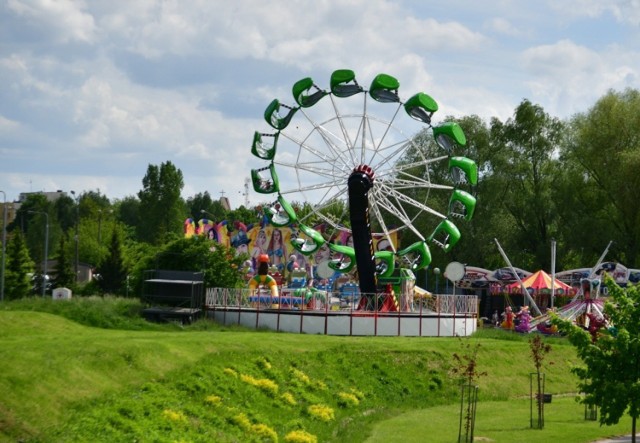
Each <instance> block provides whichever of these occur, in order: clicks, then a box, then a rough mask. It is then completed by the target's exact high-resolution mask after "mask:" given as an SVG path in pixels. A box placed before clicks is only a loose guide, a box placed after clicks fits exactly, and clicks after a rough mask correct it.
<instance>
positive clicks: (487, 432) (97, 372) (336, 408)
mask: <svg viewBox="0 0 640 443" xmlns="http://www.w3.org/2000/svg"><path fill="white" fill-rule="evenodd" d="M139 309H140V306H139V305H138V304H137V303H136V302H133V301H128V300H122V299H102V298H89V299H77V300H73V301H70V302H60V301H58V302H53V301H49V300H37V299H35V300H28V301H21V302H13V303H6V302H5V303H2V304H0V441H7V442H9V441H24V442H30V441H31V442H36V441H37V442H82V441H86V442H117V441H141V442H147V441H157V442H165V441H166V442H174V441H175V442H199V441H209V442H210V441H216V442H245V441H280V442H283V441H284V442H307V441H308V442H312V441H320V442H325V441H336V442H342V441H349V442H356V441H368V442H378V441H385V442H390V441H402V442H412V441H416V442H417V441H421V442H423V441H430V442H440V441H442V442H445V441H447V442H450V441H455V440H456V439H457V431H458V420H459V413H458V407H459V405H458V398H459V394H458V391H457V384H456V381H455V379H453V378H452V376H451V375H450V372H449V371H450V369H451V365H452V363H453V362H452V355H453V353H463V352H464V348H463V343H474V344H475V343H479V344H480V348H479V354H478V364H479V370H480V371H485V372H487V376H485V377H482V378H481V379H480V381H479V388H480V389H479V399H480V403H479V405H478V413H477V421H476V427H475V435H476V437H477V439H480V440H478V441H495V442H514V441H518V442H540V441H556V440H558V441H564V442H589V441H593V440H596V439H597V438H600V437H604V436H611V435H620V434H626V433H628V432H629V430H630V420H625V421H624V422H622V423H621V424H619V425H617V426H615V427H600V426H599V425H598V423H596V422H589V421H585V420H584V417H583V412H584V410H583V407H582V406H581V405H579V404H577V403H575V401H574V398H573V397H570V395H574V391H575V386H576V380H575V378H574V376H573V375H572V374H571V373H570V371H569V368H570V367H571V366H572V365H574V364H576V363H578V360H577V358H576V355H575V352H574V350H573V348H572V347H571V346H570V345H569V344H568V343H567V342H566V341H565V340H563V339H553V338H551V339H548V340H549V343H551V345H552V351H551V353H550V354H549V356H548V357H547V361H548V362H549V363H550V364H549V365H547V367H546V368H545V373H546V379H547V389H546V391H547V392H549V393H552V394H554V399H553V401H552V403H550V404H548V405H547V408H546V415H545V422H546V426H545V429H543V430H531V429H529V402H528V400H527V398H528V395H529V373H530V372H531V371H532V370H533V363H532V362H531V358H530V357H529V345H528V342H527V337H525V336H522V335H518V334H510V333H502V332H501V331H489V330H485V331H479V333H478V334H477V335H476V336H474V337H471V338H466V339H462V340H461V339H454V338H408V337H377V338H374V337H327V336H318V335H313V336H312V335H297V334H284V333H273V332H268V331H252V330H251V331H250V330H243V329H239V328H226V327H221V326H219V325H216V324H214V323H210V322H207V321H200V322H197V323H195V324H194V325H192V326H189V327H185V328H183V327H181V326H179V325H175V324H165V325H157V324H148V323H146V322H144V321H143V320H141V319H140V317H139ZM426 436H428V438H425V437H426Z"/></svg>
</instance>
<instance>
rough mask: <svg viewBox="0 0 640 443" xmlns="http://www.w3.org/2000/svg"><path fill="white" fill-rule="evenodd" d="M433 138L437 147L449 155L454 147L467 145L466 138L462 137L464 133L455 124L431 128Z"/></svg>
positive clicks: (444, 124) (447, 123)
mask: <svg viewBox="0 0 640 443" xmlns="http://www.w3.org/2000/svg"><path fill="white" fill-rule="evenodd" d="M432 131H433V138H434V139H435V140H436V143H437V144H438V146H440V147H441V148H442V149H444V150H445V151H447V153H449V154H451V153H452V152H453V149H454V148H455V146H456V145H459V146H465V145H466V144H467V138H466V137H465V136H464V131H463V130H462V128H461V127H460V125H458V124H457V123H455V122H446V123H443V124H441V125H438V126H434V127H433V128H432Z"/></svg>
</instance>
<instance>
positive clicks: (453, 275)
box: [444, 261, 466, 282]
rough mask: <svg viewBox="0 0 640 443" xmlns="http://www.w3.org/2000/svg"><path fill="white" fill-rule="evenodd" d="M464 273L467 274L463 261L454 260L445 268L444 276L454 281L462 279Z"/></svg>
mask: <svg viewBox="0 0 640 443" xmlns="http://www.w3.org/2000/svg"><path fill="white" fill-rule="evenodd" d="M464 274H466V270H465V268H464V265H463V264H462V263H458V262H457V261H452V262H451V263H449V264H448V265H447V267H446V268H445V270H444V276H445V277H447V278H448V279H449V280H451V281H452V282H457V281H460V280H462V279H463V278H464Z"/></svg>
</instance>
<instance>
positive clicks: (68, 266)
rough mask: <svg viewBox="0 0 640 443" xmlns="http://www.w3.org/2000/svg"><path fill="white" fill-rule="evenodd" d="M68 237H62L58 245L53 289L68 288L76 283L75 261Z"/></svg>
mask: <svg viewBox="0 0 640 443" xmlns="http://www.w3.org/2000/svg"><path fill="white" fill-rule="evenodd" d="M67 240H68V235H66V234H64V235H61V236H60V242H59V243H58V251H57V253H56V256H55V258H56V267H55V269H54V270H53V271H54V272H53V274H54V277H53V282H52V284H53V287H54V288H68V287H69V286H71V285H72V284H73V283H74V282H75V271H74V268H73V260H72V259H71V257H72V256H71V255H70V254H69V249H68V248H67Z"/></svg>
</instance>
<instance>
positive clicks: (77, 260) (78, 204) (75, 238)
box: [71, 191, 80, 283]
mask: <svg viewBox="0 0 640 443" xmlns="http://www.w3.org/2000/svg"><path fill="white" fill-rule="evenodd" d="M71 195H73V198H74V200H75V201H76V235H75V237H74V240H75V242H76V262H75V269H74V270H75V273H76V278H75V281H76V283H78V268H79V248H78V241H79V238H78V224H79V222H80V209H79V208H80V202H79V199H80V196H78V197H76V192H75V191H71Z"/></svg>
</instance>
